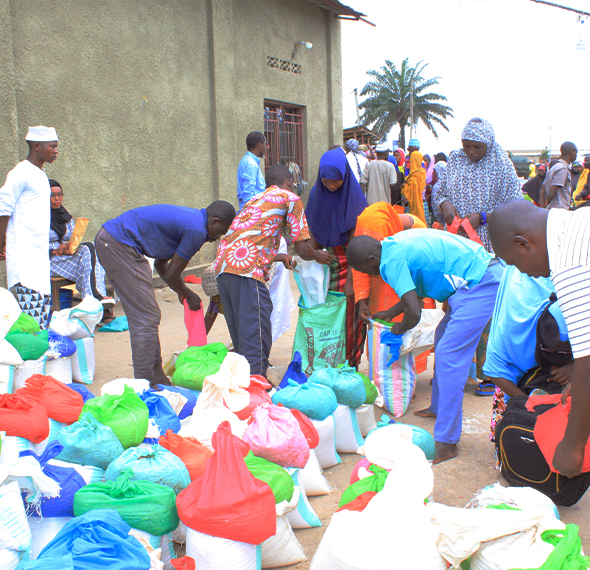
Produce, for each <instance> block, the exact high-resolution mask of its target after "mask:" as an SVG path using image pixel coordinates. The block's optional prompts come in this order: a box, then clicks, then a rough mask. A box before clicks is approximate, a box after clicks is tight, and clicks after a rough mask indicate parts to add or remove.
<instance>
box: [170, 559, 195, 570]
mask: <svg viewBox="0 0 590 570" xmlns="http://www.w3.org/2000/svg"><path fill="white" fill-rule="evenodd" d="M170 564H172V568H174V569H175V570H195V559H194V558H191V557H190V556H185V557H184V558H173V559H172V560H170Z"/></svg>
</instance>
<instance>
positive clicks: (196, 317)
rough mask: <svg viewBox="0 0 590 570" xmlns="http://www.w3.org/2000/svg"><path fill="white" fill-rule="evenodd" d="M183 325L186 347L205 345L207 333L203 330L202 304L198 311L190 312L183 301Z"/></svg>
mask: <svg viewBox="0 0 590 570" xmlns="http://www.w3.org/2000/svg"><path fill="white" fill-rule="evenodd" d="M184 325H185V326H186V330H187V331H188V342H187V346H205V345H206V344H207V331H206V330H205V314H204V313H203V304H202V303H201V308H200V309H199V310H198V311H191V310H190V309H189V308H188V303H187V302H186V299H185V300H184Z"/></svg>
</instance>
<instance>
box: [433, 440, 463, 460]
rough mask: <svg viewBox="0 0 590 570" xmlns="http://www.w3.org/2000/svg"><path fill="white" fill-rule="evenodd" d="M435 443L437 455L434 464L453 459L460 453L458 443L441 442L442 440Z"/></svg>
mask: <svg viewBox="0 0 590 570" xmlns="http://www.w3.org/2000/svg"><path fill="white" fill-rule="evenodd" d="M434 445H435V446H436V455H435V456H434V460H433V462H432V464H433V465H437V464H438V463H442V462H443V461H447V460H449V459H453V457H457V455H459V452H458V451H457V444H456V443H441V442H440V441H436V442H435V444H434Z"/></svg>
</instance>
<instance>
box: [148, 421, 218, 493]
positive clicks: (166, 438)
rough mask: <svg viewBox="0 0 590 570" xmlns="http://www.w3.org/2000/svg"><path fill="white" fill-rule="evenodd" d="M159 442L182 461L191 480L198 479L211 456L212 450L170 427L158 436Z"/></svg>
mask: <svg viewBox="0 0 590 570" xmlns="http://www.w3.org/2000/svg"><path fill="white" fill-rule="evenodd" d="M159 443H160V445H161V446H162V447H164V448H165V449H167V450H168V451H170V452H172V453H174V455H176V457H178V458H179V459H180V460H181V461H182V462H183V463H184V465H185V467H186V468H187V470H188V474H189V475H190V478H191V481H194V480H195V479H198V478H199V477H200V476H201V475H202V474H203V473H205V466H206V465H207V461H209V459H211V457H212V456H213V452H212V451H211V450H210V449H208V448H207V447H205V446H204V445H202V444H201V443H199V442H198V441H197V440H196V439H194V438H192V437H182V436H181V435H178V434H177V433H174V432H173V431H172V430H171V429H169V430H167V431H166V435H161V436H160V442H159Z"/></svg>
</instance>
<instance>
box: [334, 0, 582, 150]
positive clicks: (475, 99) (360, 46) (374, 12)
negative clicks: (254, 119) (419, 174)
mask: <svg viewBox="0 0 590 570" xmlns="http://www.w3.org/2000/svg"><path fill="white" fill-rule="evenodd" d="M556 2H557V3H560V4H564V5H567V6H570V7H574V8H577V9H580V10H584V11H586V12H590V1H588V0H556ZM343 3H344V4H346V5H348V6H350V7H352V8H354V9H356V10H358V11H360V12H363V13H365V14H367V19H368V20H369V21H371V22H373V23H375V24H376V25H377V27H375V28H373V27H372V26H369V25H368V24H365V23H363V22H355V21H353V22H347V21H343V22H342V79H343V89H342V92H343V93H342V95H343V96H342V104H343V114H344V127H349V126H353V125H354V124H355V121H356V114H355V103H354V95H353V94H352V91H353V89H354V88H355V87H357V88H358V89H359V92H360V90H361V88H362V87H363V86H364V85H365V84H366V83H367V81H368V80H369V78H368V76H367V75H366V71H367V70H369V69H378V68H380V67H381V66H382V65H384V64H385V60H386V59H389V60H391V61H392V62H393V63H395V65H396V66H398V67H399V66H400V64H401V62H402V60H403V59H404V58H406V57H408V58H409V59H410V63H411V64H413V65H414V64H416V63H417V62H418V61H420V60H423V61H424V62H427V63H428V64H429V65H428V67H427V68H426V69H425V70H424V73H423V76H424V77H433V76H440V77H441V79H440V84H439V86H438V87H436V88H434V89H433V90H434V91H435V92H437V93H440V94H443V95H445V96H446V97H447V98H448V103H447V104H448V105H450V106H451V107H452V108H453V111H454V118H452V119H448V121H447V126H448V127H449V132H447V131H445V130H444V129H442V128H439V129H437V130H438V135H439V138H438V140H436V139H435V138H434V136H432V135H431V134H430V131H428V129H426V127H425V126H424V125H422V124H421V123H419V125H418V129H417V136H418V138H419V139H420V141H421V145H422V151H423V152H426V153H436V152H438V151H441V150H442V151H445V152H448V151H450V150H452V149H454V148H457V147H458V146H460V138H461V130H462V128H463V126H464V125H465V123H466V122H467V121H468V120H469V119H470V118H471V117H474V116H479V117H482V118H484V119H488V120H489V121H490V122H491V123H492V125H493V127H494V130H495V132H496V140H497V141H498V142H499V143H500V145H502V147H503V148H505V149H507V150H524V149H541V148H544V147H548V146H549V136H550V127H551V141H552V142H551V146H552V150H553V151H555V150H556V149H557V147H559V145H560V144H561V143H562V142H563V141H565V140H571V141H573V142H574V143H576V145H577V146H578V148H579V149H586V150H588V149H590V119H589V117H588V112H587V108H588V105H589V97H588V95H589V94H590V33H589V29H590V21H588V22H585V23H584V24H580V23H576V15H575V14H573V13H571V12H566V11H564V10H559V9H557V8H552V7H549V6H544V5H541V4H536V3H534V2H531V1H530V0H343ZM581 33H582V35H583V39H584V43H585V45H586V49H585V50H584V51H580V50H577V49H576V44H577V43H578V41H579V39H580V34H581ZM398 135H399V129H398V128H397V127H394V128H393V129H392V131H391V132H390V134H389V136H388V140H389V141H392V140H395V139H397V138H398ZM408 137H409V129H406V142H407V140H408Z"/></svg>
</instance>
